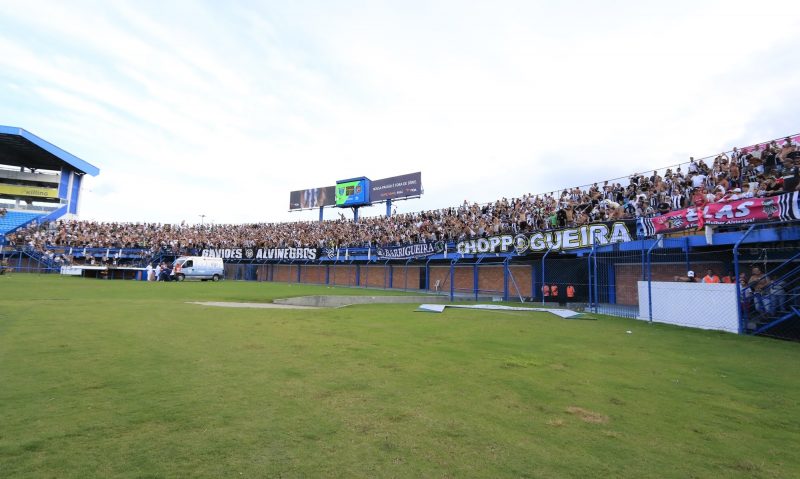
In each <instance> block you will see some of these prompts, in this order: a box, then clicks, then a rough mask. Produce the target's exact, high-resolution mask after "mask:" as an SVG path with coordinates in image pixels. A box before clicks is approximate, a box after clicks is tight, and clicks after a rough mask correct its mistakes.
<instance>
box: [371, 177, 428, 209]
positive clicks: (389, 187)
mask: <svg viewBox="0 0 800 479" xmlns="http://www.w3.org/2000/svg"><path fill="white" fill-rule="evenodd" d="M421 194H422V173H421V172H416V173H409V174H407V175H400V176H393V177H391V178H382V179H380V180H374V181H373V182H372V191H371V194H370V201H372V202H378V201H383V200H392V199H395V198H407V197H409V196H420V195H421Z"/></svg>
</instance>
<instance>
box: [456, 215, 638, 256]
mask: <svg viewBox="0 0 800 479" xmlns="http://www.w3.org/2000/svg"><path fill="white" fill-rule="evenodd" d="M635 227H636V222H635V221H615V222H609V223H593V224H589V225H583V226H577V227H574V228H563V229H558V230H552V231H537V232H535V233H526V234H518V235H498V236H490V237H488V238H478V239H470V240H465V241H459V242H458V244H456V252H457V253H459V254H486V253H509V252H512V251H513V252H515V253H516V254H518V255H524V254H530V253H544V252H545V251H547V250H552V251H569V250H573V249H580V248H591V247H592V245H598V246H602V245H608V244H614V243H623V242H625V241H631V240H632V239H633V238H634V235H632V234H631V231H632V229H633V228H635Z"/></svg>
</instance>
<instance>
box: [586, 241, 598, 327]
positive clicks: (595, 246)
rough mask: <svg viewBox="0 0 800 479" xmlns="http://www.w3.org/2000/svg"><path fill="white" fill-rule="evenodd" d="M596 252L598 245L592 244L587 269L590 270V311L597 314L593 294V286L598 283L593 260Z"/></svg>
mask: <svg viewBox="0 0 800 479" xmlns="http://www.w3.org/2000/svg"><path fill="white" fill-rule="evenodd" d="M596 251H597V245H596V244H592V251H591V252H590V253H589V257H588V258H587V260H588V265H587V268H588V270H589V275H588V276H589V285H588V288H589V291H588V294H589V310H590V311H592V310H594V311H595V312H597V311H596V310H595V303H594V299H595V298H594V294H593V291H594V290H593V289H592V284H593V283H594V282H595V281H597V279H595V278H594V272H593V271H592V259H593V258H594V255H595V252H596Z"/></svg>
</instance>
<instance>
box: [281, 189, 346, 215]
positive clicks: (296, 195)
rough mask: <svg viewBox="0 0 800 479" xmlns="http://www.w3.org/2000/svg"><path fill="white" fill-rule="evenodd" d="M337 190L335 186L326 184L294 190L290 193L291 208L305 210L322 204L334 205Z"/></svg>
mask: <svg viewBox="0 0 800 479" xmlns="http://www.w3.org/2000/svg"><path fill="white" fill-rule="evenodd" d="M335 190H336V188H335V187H333V186H324V187H322V188H309V189H307V190H297V191H292V192H291V193H289V209H290V210H305V209H309V208H319V207H320V206H333V205H334V204H335V201H336V197H335Z"/></svg>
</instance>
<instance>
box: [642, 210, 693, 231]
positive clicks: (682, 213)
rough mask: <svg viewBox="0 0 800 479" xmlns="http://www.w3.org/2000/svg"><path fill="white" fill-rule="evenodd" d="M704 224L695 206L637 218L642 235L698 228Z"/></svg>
mask: <svg viewBox="0 0 800 479" xmlns="http://www.w3.org/2000/svg"><path fill="white" fill-rule="evenodd" d="M704 224H705V221H704V219H703V216H702V214H700V213H699V212H698V211H697V208H686V209H684V210H678V211H671V212H669V213H667V214H665V215H661V216H656V217H655V218H642V219H640V220H639V226H640V229H641V230H642V231H643V233H644V236H655V235H657V234H665V233H674V232H676V231H686V230H699V229H702V228H703V225H704Z"/></svg>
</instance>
